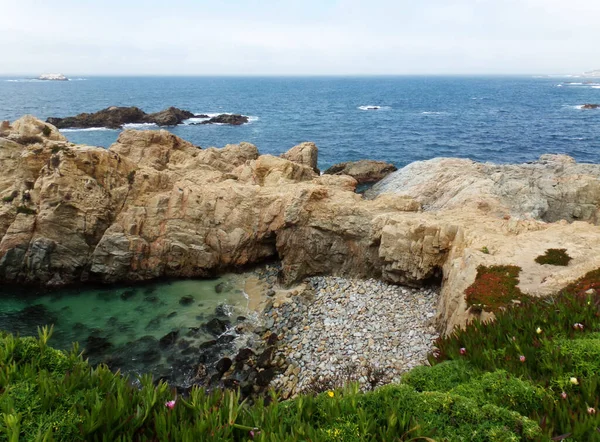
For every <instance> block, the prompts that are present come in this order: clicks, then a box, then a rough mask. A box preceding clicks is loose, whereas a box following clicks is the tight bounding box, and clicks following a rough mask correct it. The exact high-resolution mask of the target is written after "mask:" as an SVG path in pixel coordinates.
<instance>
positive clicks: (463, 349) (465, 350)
mask: <svg viewBox="0 0 600 442" xmlns="http://www.w3.org/2000/svg"><path fill="white" fill-rule="evenodd" d="M458 351H459V353H460V354H461V355H466V354H467V349H466V348H464V347H461V349H460V350H458Z"/></svg>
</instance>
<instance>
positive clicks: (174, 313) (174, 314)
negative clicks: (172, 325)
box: [167, 312, 177, 319]
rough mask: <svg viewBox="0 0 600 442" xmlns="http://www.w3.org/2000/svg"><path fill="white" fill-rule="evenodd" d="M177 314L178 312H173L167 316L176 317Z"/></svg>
mask: <svg viewBox="0 0 600 442" xmlns="http://www.w3.org/2000/svg"><path fill="white" fill-rule="evenodd" d="M175 316H177V312H171V313H169V314H168V315H167V318H169V319H171V318H174V317H175Z"/></svg>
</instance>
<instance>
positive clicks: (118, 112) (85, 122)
mask: <svg viewBox="0 0 600 442" xmlns="http://www.w3.org/2000/svg"><path fill="white" fill-rule="evenodd" d="M191 118H197V119H199V120H202V121H197V122H192V123H190V124H229V125H233V126H239V125H242V124H244V123H247V122H248V121H249V119H248V117H247V116H245V115H239V114H220V115H216V116H213V117H210V116H209V115H205V114H194V113H193V112H190V111H187V110H183V109H178V108H176V107H172V106H171V107H169V108H167V109H165V110H162V111H160V112H155V113H151V114H148V113H146V112H144V111H143V110H141V109H140V108H138V107H135V106H131V107H117V106H111V107H109V108H106V109H102V110H100V111H98V112H94V113H91V114H90V113H81V114H79V115H75V116H74V117H65V118H58V117H50V118H48V119H47V120H46V122H47V123H50V124H52V125H53V126H56V127H57V128H58V129H67V128H81V129H85V128H90V127H107V128H109V129H121V128H122V127H123V125H125V124H144V123H146V124H156V125H157V126H176V125H178V124H181V123H183V122H184V121H186V120H189V119H191Z"/></svg>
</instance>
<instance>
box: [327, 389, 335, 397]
mask: <svg viewBox="0 0 600 442" xmlns="http://www.w3.org/2000/svg"><path fill="white" fill-rule="evenodd" d="M327 396H329V397H334V396H335V393H334V392H333V391H331V390H329V391H328V392H327Z"/></svg>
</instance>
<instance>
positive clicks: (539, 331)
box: [535, 327, 542, 335]
mask: <svg viewBox="0 0 600 442" xmlns="http://www.w3.org/2000/svg"><path fill="white" fill-rule="evenodd" d="M535 332H536V333H537V334H538V335H539V334H540V333H541V332H542V329H541V328H540V327H538V328H537V329H536V330H535Z"/></svg>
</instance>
